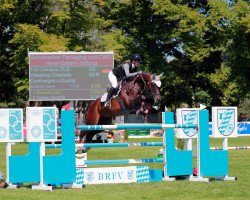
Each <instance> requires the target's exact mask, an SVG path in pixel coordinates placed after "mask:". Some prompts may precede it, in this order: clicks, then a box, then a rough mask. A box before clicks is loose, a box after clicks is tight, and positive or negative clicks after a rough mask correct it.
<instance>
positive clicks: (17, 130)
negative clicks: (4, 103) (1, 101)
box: [0, 109, 23, 142]
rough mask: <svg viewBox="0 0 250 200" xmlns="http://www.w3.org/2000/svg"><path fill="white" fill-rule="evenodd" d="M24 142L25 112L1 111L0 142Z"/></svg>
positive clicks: (16, 110) (17, 110)
mask: <svg viewBox="0 0 250 200" xmlns="http://www.w3.org/2000/svg"><path fill="white" fill-rule="evenodd" d="M22 141H23V110H22V109H0V142H22Z"/></svg>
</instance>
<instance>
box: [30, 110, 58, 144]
mask: <svg viewBox="0 0 250 200" xmlns="http://www.w3.org/2000/svg"><path fill="white" fill-rule="evenodd" d="M26 122H27V141H28V142H45V141H56V140H57V120H56V108H55V107H27V108H26Z"/></svg>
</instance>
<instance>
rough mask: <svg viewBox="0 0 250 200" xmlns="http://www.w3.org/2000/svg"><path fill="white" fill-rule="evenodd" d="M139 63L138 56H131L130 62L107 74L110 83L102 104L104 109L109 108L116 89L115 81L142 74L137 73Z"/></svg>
mask: <svg viewBox="0 0 250 200" xmlns="http://www.w3.org/2000/svg"><path fill="white" fill-rule="evenodd" d="M141 62H142V59H141V56H140V55H139V54H133V55H132V56H131V58H130V60H128V61H125V62H123V63H122V64H121V65H120V66H119V67H116V68H113V69H112V71H111V72H109V75H108V78H109V81H110V83H111V88H110V89H109V91H108V95H107V99H106V101H105V104H104V106H105V107H106V108H109V107H110V104H109V101H110V99H111V97H112V96H113V94H114V93H115V91H116V89H117V87H118V83H117V81H120V80H123V79H126V78H127V77H131V76H135V75H137V74H140V73H142V71H139V72H138V67H139V66H140V64H141Z"/></svg>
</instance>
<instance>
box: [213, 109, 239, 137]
mask: <svg viewBox="0 0 250 200" xmlns="http://www.w3.org/2000/svg"><path fill="white" fill-rule="evenodd" d="M217 112H218V116H219V117H218V125H217V126H218V127H217V128H218V130H219V132H220V134H222V135H224V136H229V135H231V134H232V133H233V131H234V129H235V125H234V124H235V119H234V118H235V117H234V116H235V110H234V109H227V110H225V109H218V110H217Z"/></svg>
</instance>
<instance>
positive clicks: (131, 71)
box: [112, 61, 137, 81]
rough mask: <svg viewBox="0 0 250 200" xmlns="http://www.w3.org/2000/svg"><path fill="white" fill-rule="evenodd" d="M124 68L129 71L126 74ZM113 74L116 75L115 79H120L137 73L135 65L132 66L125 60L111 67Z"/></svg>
mask: <svg viewBox="0 0 250 200" xmlns="http://www.w3.org/2000/svg"><path fill="white" fill-rule="evenodd" d="M126 68H128V69H129V70H128V71H129V73H128V74H126V72H125V70H126ZM112 71H113V73H114V75H115V76H116V77H117V80H118V81H120V80H122V79H124V78H127V77H130V76H134V75H136V74H137V73H136V72H137V67H134V68H133V67H132V63H131V62H130V61H125V62H123V63H122V64H121V65H120V66H118V67H116V68H114V69H112Z"/></svg>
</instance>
